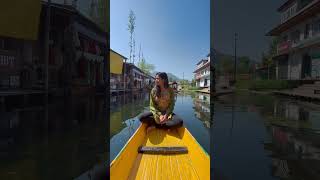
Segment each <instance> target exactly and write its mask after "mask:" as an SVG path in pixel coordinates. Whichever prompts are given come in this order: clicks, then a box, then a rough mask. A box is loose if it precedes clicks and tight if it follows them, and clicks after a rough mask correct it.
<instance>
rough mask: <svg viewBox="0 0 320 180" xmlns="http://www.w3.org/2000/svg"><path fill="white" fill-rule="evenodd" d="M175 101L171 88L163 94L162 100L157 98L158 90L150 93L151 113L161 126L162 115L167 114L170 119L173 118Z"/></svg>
mask: <svg viewBox="0 0 320 180" xmlns="http://www.w3.org/2000/svg"><path fill="white" fill-rule="evenodd" d="M174 104H175V99H174V92H173V90H172V89H171V88H168V89H167V90H166V91H164V92H161V96H160V98H158V97H156V89H155V88H153V89H152V90H151V93H150V111H151V113H152V114H153V117H154V120H155V121H156V123H157V124H160V115H164V114H167V116H168V119H171V118H172V112H173V109H174Z"/></svg>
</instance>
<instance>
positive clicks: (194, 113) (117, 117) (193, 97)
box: [110, 93, 210, 161]
mask: <svg viewBox="0 0 320 180" xmlns="http://www.w3.org/2000/svg"><path fill="white" fill-rule="evenodd" d="M148 110H149V94H148V93H138V94H135V95H125V96H124V95H121V96H113V97H112V98H111V113H110V114H111V115H110V116H111V118H110V138H111V139H110V160H111V161H112V160H113V159H114V158H115V157H116V156H117V154H118V153H119V152H120V150H121V149H122V148H123V146H124V145H125V144H126V142H127V141H128V140H129V138H130V137H131V136H132V134H133V133H134V132H135V130H136V129H137V128H138V126H139V125H140V121H139V120H138V119H137V118H136V117H137V116H138V115H139V114H140V113H141V112H143V111H148ZM174 112H175V113H176V114H177V115H179V116H180V117H181V118H182V119H183V120H184V125H185V126H186V127H187V128H188V130H189V131H190V132H191V133H192V135H193V136H194V137H195V138H196V139H197V141H198V142H199V143H200V145H201V146H202V147H203V148H204V149H205V150H206V151H207V152H208V154H209V152H210V137H209V136H210V95H209V94H199V93H188V94H187V93H186V94H178V95H177V96H176V104H175V108H174Z"/></svg>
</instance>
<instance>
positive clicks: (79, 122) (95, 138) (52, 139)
mask: <svg viewBox="0 0 320 180" xmlns="http://www.w3.org/2000/svg"><path fill="white" fill-rule="evenodd" d="M46 117H47V118H46ZM106 123H107V121H105V112H104V100H103V99H101V98H98V97H95V96H90V97H72V98H68V99H62V98H61V99H57V98H56V99H55V100H54V101H50V102H49V104H48V105H47V106H46V105H43V104H42V105H41V106H38V105H36V106H33V105H30V104H28V105H27V106H26V107H21V106H19V107H11V109H10V110H9V111H5V112H4V111H2V112H0V152H1V157H0V166H1V167H2V168H0V174H1V175H5V174H7V173H8V172H9V171H12V169H16V171H17V173H16V177H17V178H18V179H20V178H25V179H37V178H40V179H51V178H52V179H64V178H65V177H76V176H78V175H79V174H81V173H83V172H84V171H85V170H86V169H87V167H88V166H92V165H94V164H96V163H97V161H100V160H102V159H103V158H104V157H103V156H102V154H103V153H104V152H105V141H106V139H105V138H106V132H107V130H106V128H105V127H106ZM4 154H6V155H8V156H7V157H8V158H7V157H5V156H2V155H4ZM9 157H10V158H9ZM66 157H68V162H65V159H66ZM79 157H81V158H79ZM97 157H99V159H96V158H97ZM105 161H106V159H105ZM48 162H50V164H48ZM61 162H64V163H62V164H61ZM35 165H37V166H41V167H44V168H48V169H51V170H52V171H54V172H59V173H57V174H55V173H54V174H51V173H49V174H47V173H41V172H42V171H41V170H39V169H38V168H33V167H34V166H35ZM62 169H64V170H62ZM18 170H19V171H18ZM20 170H21V171H20ZM24 170H25V171H24ZM27 171H28V173H27V176H25V175H26V174H25V172H27ZM49 175H50V178H49V177H48V176H49ZM22 176H23V177H22ZM1 177H3V176H1ZM4 179H7V178H4Z"/></svg>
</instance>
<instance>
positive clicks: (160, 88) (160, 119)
mask: <svg viewBox="0 0 320 180" xmlns="http://www.w3.org/2000/svg"><path fill="white" fill-rule="evenodd" d="M155 78H156V79H155V87H154V88H153V89H152V90H151V93H150V112H144V113H142V114H140V115H139V117H138V118H139V120H140V121H141V122H142V123H147V124H148V126H149V127H148V129H147V131H148V132H149V131H150V130H151V129H154V128H163V129H172V128H177V127H181V126H182V124H183V121H182V119H181V118H179V117H178V116H177V115H176V114H174V113H173V109H174V104H175V95H174V91H173V89H172V88H170V87H169V81H168V76H167V74H166V73H164V72H158V73H157V74H156V77H155Z"/></svg>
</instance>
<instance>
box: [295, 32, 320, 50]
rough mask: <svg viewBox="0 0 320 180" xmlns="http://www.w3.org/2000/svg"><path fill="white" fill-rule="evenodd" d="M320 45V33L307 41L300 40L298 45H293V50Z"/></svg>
mask: <svg viewBox="0 0 320 180" xmlns="http://www.w3.org/2000/svg"><path fill="white" fill-rule="evenodd" d="M318 43H320V33H319V32H318V33H315V34H313V36H311V37H308V38H306V39H303V40H300V41H299V42H297V43H293V44H292V45H291V47H292V48H304V47H308V46H311V45H314V44H318Z"/></svg>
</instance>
